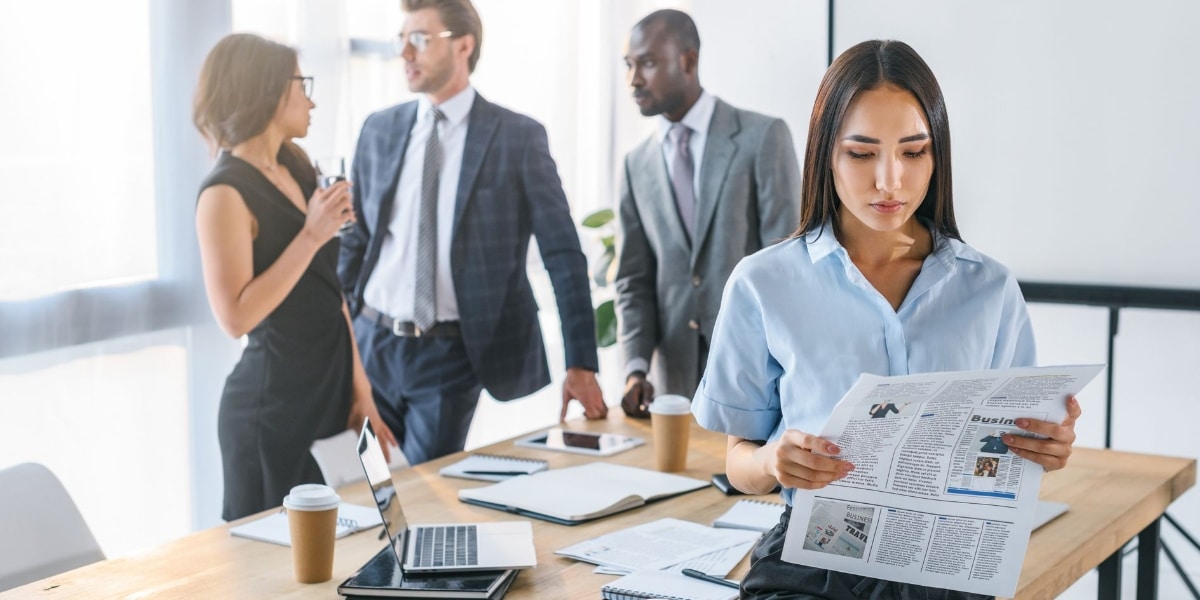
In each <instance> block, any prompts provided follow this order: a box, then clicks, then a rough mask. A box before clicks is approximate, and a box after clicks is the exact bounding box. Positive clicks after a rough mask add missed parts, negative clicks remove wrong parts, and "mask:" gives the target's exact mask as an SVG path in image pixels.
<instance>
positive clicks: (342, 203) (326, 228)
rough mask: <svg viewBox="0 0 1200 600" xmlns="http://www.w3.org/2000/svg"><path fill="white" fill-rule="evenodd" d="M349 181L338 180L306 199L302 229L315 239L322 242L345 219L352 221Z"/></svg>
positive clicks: (334, 233) (335, 232)
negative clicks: (306, 205) (306, 210)
mask: <svg viewBox="0 0 1200 600" xmlns="http://www.w3.org/2000/svg"><path fill="white" fill-rule="evenodd" d="M351 185H352V184H351V183H350V182H349V181H339V182H337V183H335V184H333V185H331V186H329V187H327V188H325V189H319V188H318V189H317V191H315V192H313V195H312V198H311V199H309V201H308V214H307V215H306V216H305V218H304V229H305V230H306V231H308V232H309V233H310V234H311V235H312V236H313V237H314V238H316V240H317V241H319V242H320V243H322V244H324V243H325V242H328V241H329V240H330V239H332V238H333V236H335V235H337V232H338V230H339V229H341V227H342V225H343V224H345V223H346V222H347V221H354V220H355V219H354V209H353V208H352V206H353V205H352V204H351V200H352V195H351V194H350V186H351Z"/></svg>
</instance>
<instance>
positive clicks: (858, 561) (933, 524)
mask: <svg viewBox="0 0 1200 600" xmlns="http://www.w3.org/2000/svg"><path fill="white" fill-rule="evenodd" d="M1103 368H1104V365H1082V366H1060V367H1031V368H1022V369H1005V370H989V371H957V372H947V373H926V374H923V375H905V376H899V377H879V376H875V375H866V374H864V375H862V376H861V377H860V378H859V380H858V382H857V383H855V384H854V387H853V388H852V389H851V390H850V391H849V392H846V395H845V396H844V397H843V398H842V399H841V401H840V402H838V405H837V406H836V407H835V408H834V410H833V415H832V416H830V418H829V421H828V422H827V423H826V424H825V428H824V429H823V430H822V431H821V437H822V438H824V439H827V440H830V441H833V442H834V443H836V444H837V445H838V447H839V448H841V450H842V453H841V455H840V456H839V458H842V459H845V460H848V461H850V462H851V463H853V464H854V466H855V470H854V471H851V472H850V474H849V475H848V476H846V477H844V478H842V479H841V480H839V481H837V482H834V483H832V484H830V485H829V486H826V487H825V488H823V489H820V490H815V491H811V492H808V491H804V490H797V491H796V493H795V496H794V497H793V502H792V506H793V508H792V516H791V521H790V522H789V524H788V532H787V539H786V540H785V542H784V546H783V555H782V557H783V559H784V560H786V561H788V562H793V563H800V564H805V565H810V566H814V567H822V568H826V569H831V570H835V571H843V572H846V573H854V574H857V575H864V576H868V577H875V578H878V579H886V580H890V581H899V582H903V583H912V584H919V585H926V586H933V587H939V588H947V589H953V590H960V591H965V592H973V593H979V594H989V595H1000V596H1012V595H1013V594H1015V593H1016V590H1017V579H1018V577H1019V575H1020V573H1021V563H1022V561H1023V560H1024V558H1025V547H1026V546H1027V545H1028V543H1029V534H1030V531H1031V530H1032V525H1033V518H1034V509H1035V507H1036V505H1037V497H1038V489H1039V488H1040V487H1041V482H1042V467H1041V465H1038V464H1036V463H1033V462H1030V461H1027V460H1025V459H1022V458H1020V457H1018V456H1016V455H1015V454H1013V453H1011V452H1009V449H1008V446H1006V445H1005V444H1004V442H1003V440H1002V439H1001V437H1002V436H1003V435H1004V434H1006V433H1011V434H1013V435H1030V434H1029V433H1028V432H1025V431H1023V430H1022V429H1020V428H1019V427H1017V426H1016V419H1017V418H1019V417H1028V418H1033V419H1040V420H1044V421H1052V422H1055V423H1058V422H1062V420H1063V419H1065V418H1066V403H1065V402H1064V398H1065V397H1066V396H1067V395H1073V394H1078V393H1079V391H1080V390H1081V389H1082V388H1083V387H1084V386H1085V385H1087V384H1088V382H1090V381H1091V380H1092V379H1093V378H1094V377H1095V376H1096V375H1097V374H1098V373H1100V371H1101V370H1103Z"/></svg>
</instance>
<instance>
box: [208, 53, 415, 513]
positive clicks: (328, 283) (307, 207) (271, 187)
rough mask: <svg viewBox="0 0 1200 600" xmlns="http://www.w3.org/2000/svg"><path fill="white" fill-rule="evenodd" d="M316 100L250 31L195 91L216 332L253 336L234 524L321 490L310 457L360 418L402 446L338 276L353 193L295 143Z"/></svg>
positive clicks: (230, 423) (225, 398) (238, 387)
mask: <svg viewBox="0 0 1200 600" xmlns="http://www.w3.org/2000/svg"><path fill="white" fill-rule="evenodd" d="M311 90H312V78H311V77H305V76H302V75H301V74H300V69H299V65H298V62H297V58H296V52H295V51H294V50H293V49H291V48H289V47H287V46H284V45H281V44H277V43H274V42H271V41H268V40H265V39H263V38H261V37H258V36H255V35H250V34H233V35H229V36H226V37H225V38H224V39H222V40H221V41H220V42H218V43H217V45H216V46H215V47H214V48H213V49H212V51H211V52H210V53H209V55H208V58H207V59H206V60H205V62H204V67H203V69H202V71H201V73H200V83H199V86H198V87H197V90H196V96H195V101H194V106H193V119H194V121H195V124H196V127H197V128H198V129H199V130H200V132H201V133H202V134H203V135H204V137H205V139H206V140H208V142H209V144H210V146H211V147H212V148H213V149H214V150H216V151H218V157H217V162H216V165H215V166H214V167H213V169H212V172H210V173H209V175H208V177H207V178H205V180H204V182H203V183H202V184H201V186H200V198H199V200H198V201H197V205H196V233H197V236H198V238H199V241H200V257H201V261H202V263H203V269H204V284H205V289H206V290H207V292H208V300H209V303H210V304H211V305H212V310H213V314H214V315H215V316H216V318H217V322H218V323H219V324H220V325H221V328H222V329H223V330H224V331H225V332H226V333H228V334H229V335H230V336H232V337H234V338H239V337H241V336H243V335H248V336H249V340H248V344H247V345H246V349H245V350H244V351H243V353H242V357H241V360H240V361H238V364H237V365H236V366H235V367H234V369H233V372H232V373H231V374H230V375H229V378H228V379H227V380H226V382H225V391H224V393H223V394H222V395H221V407H220V413H219V415H218V425H217V429H218V437H219V440H220V445H221V461H222V465H223V470H224V481H225V501H224V509H223V511H222V517H223V518H225V519H226V520H233V519H237V518H240V517H243V516H246V515H249V514H252V513H255V512H259V511H261V510H265V509H267V508H270V507H273V506H278V505H279V503H280V502H282V501H283V497H284V496H285V495H287V493H288V491H289V490H290V489H291V488H292V486H294V485H297V484H300V483H312V482H321V481H322V478H321V472H320V469H318V468H317V464H316V462H315V461H314V460H313V458H312V456H311V455H310V454H309V447H310V446H311V445H312V443H313V441H315V440H318V439H321V438H324V437H328V436H331V435H334V434H337V433H338V432H340V431H343V430H345V429H347V428H353V429H358V428H360V427H361V426H362V421H363V417H368V416H369V417H371V420H372V421H373V422H374V424H375V431H376V433H377V434H378V435H379V437H380V439H381V440H382V441H384V442H385V443H384V448H385V449H386V448H387V447H388V444H389V443H390V444H393V445H394V444H395V438H394V436H392V433H391V431H388V430H387V428H386V426H385V425H384V424H383V420H382V419H380V418H379V413H378V411H377V409H376V408H375V403H374V400H373V399H372V397H371V385H370V383H368V381H367V377H366V373H365V372H364V371H363V368H362V362H361V361H360V360H359V356H358V349H357V346H356V345H355V343H354V339H353V333H352V331H353V330H352V329H351V327H350V325H349V323H350V321H349V313H348V311H347V309H346V304H345V301H344V299H343V298H342V293H341V285H340V284H339V283H338V278H337V256H338V241H337V238H336V237H335V236H336V233H337V230H338V228H339V227H340V226H341V225H342V224H343V223H344V222H345V221H347V220H349V219H353V213H352V211H351V209H350V205H351V204H350V185H351V184H350V183H349V182H345V181H343V182H339V183H336V184H334V185H332V186H330V187H329V188H327V189H323V190H321V189H316V173H315V172H314V170H313V167H312V165H310V164H309V161H308V158H307V156H306V155H305V154H304V151H303V150H301V149H300V148H299V147H298V146H296V145H295V143H293V142H292V139H294V138H300V137H304V136H305V135H306V134H307V133H308V124H309V111H310V110H312V109H313V108H314V107H315V106H316V105H314V104H313V102H312V100H310V99H309V95H310V93H311Z"/></svg>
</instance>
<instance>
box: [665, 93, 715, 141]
mask: <svg viewBox="0 0 1200 600" xmlns="http://www.w3.org/2000/svg"><path fill="white" fill-rule="evenodd" d="M716 108H717V97H716V96H714V95H712V94H710V93H708V91H707V90H701V91H700V97H699V98H697V99H696V103H695V104H693V105H692V107H691V108H690V109H688V111H687V114H686V115H683V119H682V120H680V122H681V123H683V124H684V125H686V126H687V128H688V129H691V130H692V133H693V134H700V135H701V136H704V135H707V134H708V125H709V123H711V122H712V116H713V110H715V109H716ZM674 124H675V123H673V122H672V121H671V120H669V119H667V117H666V116H665V115H662V114H660V115H658V139H659V140H660V141H665V140H666V139H667V134H668V133H669V132H670V131H671V126H672V125H674Z"/></svg>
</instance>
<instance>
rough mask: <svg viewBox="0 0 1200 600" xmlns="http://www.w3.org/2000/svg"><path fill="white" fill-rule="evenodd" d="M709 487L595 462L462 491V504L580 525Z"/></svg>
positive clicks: (671, 475)
mask: <svg viewBox="0 0 1200 600" xmlns="http://www.w3.org/2000/svg"><path fill="white" fill-rule="evenodd" d="M705 487H708V482H707V481H701V480H698V479H692V478H691V477H684V476H682V475H673V474H671V473H660V472H658V471H650V470H647V469H639V468H637V467H627V466H624V465H615V464H611V463H605V462H594V463H588V464H586V465H580V466H577V467H567V468H563V469H551V470H549V471H544V472H541V473H537V474H534V475H530V476H528V477H509V478H508V479H507V480H505V481H501V482H500V483H494V484H492V485H485V486H483V487H476V488H467V489H462V490H459V491H458V499H459V500H461V501H463V502H467V503H470V504H478V505H480V506H486V507H488V508H494V509H497V510H503V511H505V512H509V513H513V514H518V515H523V516H527V517H534V518H537V519H545V520H547V521H552V522H554V523H560V524H563V525H574V524H576V523H581V522H583V521H589V520H591V519H598V518H600V517H603V516H607V515H611V514H613V513H618V512H621V511H623V510H629V509H631V508H636V507H638V506H642V505H643V504H646V503H647V502H652V501H654V500H659V499H662V498H668V497H671V496H676V495H679V494H683V493H686V492H690V491H694V490H698V489H701V488H705Z"/></svg>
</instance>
